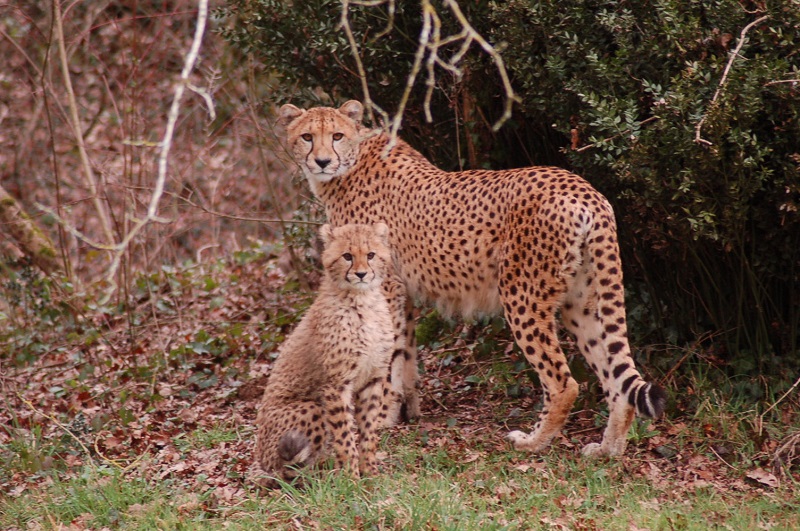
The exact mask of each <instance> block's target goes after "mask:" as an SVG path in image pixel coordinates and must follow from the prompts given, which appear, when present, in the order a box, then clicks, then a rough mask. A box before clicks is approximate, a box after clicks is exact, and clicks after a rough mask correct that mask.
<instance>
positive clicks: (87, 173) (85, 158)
mask: <svg viewBox="0 0 800 531" xmlns="http://www.w3.org/2000/svg"><path fill="white" fill-rule="evenodd" d="M52 2H53V21H54V24H55V31H56V41H57V44H58V55H59V59H60V61H61V72H62V74H63V77H64V87H65V88H66V90H67V98H68V100H69V116H70V122H71V123H70V125H71V126H72V131H73V134H74V135H75V142H76V143H77V145H78V154H79V156H80V159H81V165H82V166H83V172H84V178H85V180H86V185H87V186H88V188H89V194H90V195H91V197H92V202H93V203H94V207H95V210H96V211H97V216H98V217H99V218H100V224H101V225H102V227H103V232H104V233H105V238H106V242H107V245H112V244H113V243H114V233H113V231H112V230H111V221H110V220H109V217H108V212H107V211H106V207H105V205H104V204H103V202H102V201H101V200H100V196H99V195H98V193H97V180H96V179H95V175H94V171H93V170H92V164H91V162H89V155H88V154H87V153H86V146H85V144H84V142H83V131H82V128H81V121H80V118H79V116H78V103H77V101H76V99H75V91H74V90H73V88H72V79H71V78H70V75H69V60H68V58H67V48H66V44H65V42H64V27H63V21H62V19H61V7H60V5H59V2H58V0H52Z"/></svg>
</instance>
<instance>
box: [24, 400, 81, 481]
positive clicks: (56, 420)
mask: <svg viewBox="0 0 800 531" xmlns="http://www.w3.org/2000/svg"><path fill="white" fill-rule="evenodd" d="M17 398H19V399H20V400H22V402H23V403H24V404H25V405H26V406H28V407H29V408H30V409H31V411H33V412H34V413H36V414H38V415H41V416H43V417H45V418H47V419H49V420H50V421H52V422H53V423H54V424H55V425H56V426H58V427H59V428H61V429H62V430H64V432H65V433H66V434H67V435H69V436H70V437H72V438H73V439H75V441H76V442H77V443H78V444H79V445H80V446H81V448H83V451H84V452H86V457H88V458H89V462H90V463H91V464H92V466H96V464H95V462H94V459H93V458H92V453H91V451H89V448H87V447H86V445H85V444H83V441H81V440H80V438H78V436H77V435H75V434H74V433H72V430H70V429H69V428H67V427H66V426H64V425H63V424H61V423H60V422H59V421H58V419H56V418H55V417H54V416H52V415H48V414H47V413H45V412H44V411H40V410H38V409H36V406H34V405H33V403H31V401H30V400H28V399H27V398H25V397H24V396H22V394H20V393H17Z"/></svg>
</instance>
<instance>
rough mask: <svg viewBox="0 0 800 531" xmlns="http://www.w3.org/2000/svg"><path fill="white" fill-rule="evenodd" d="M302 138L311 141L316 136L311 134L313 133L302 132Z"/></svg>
mask: <svg viewBox="0 0 800 531" xmlns="http://www.w3.org/2000/svg"><path fill="white" fill-rule="evenodd" d="M300 138H302V139H303V140H305V141H306V142H311V141H312V140H313V139H314V137H313V136H312V135H311V133H305V134H302V135H300Z"/></svg>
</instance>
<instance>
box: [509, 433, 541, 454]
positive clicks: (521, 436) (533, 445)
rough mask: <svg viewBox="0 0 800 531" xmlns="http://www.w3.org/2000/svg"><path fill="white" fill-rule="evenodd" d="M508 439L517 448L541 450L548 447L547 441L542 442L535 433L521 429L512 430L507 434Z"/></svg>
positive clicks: (530, 450) (527, 450)
mask: <svg viewBox="0 0 800 531" xmlns="http://www.w3.org/2000/svg"><path fill="white" fill-rule="evenodd" d="M506 439H508V440H509V441H510V442H511V444H513V445H514V449H515V450H521V451H526V452H539V451H541V450H544V449H545V448H546V447H547V443H544V444H542V443H541V441H537V439H536V438H535V437H534V436H533V435H531V434H529V433H525V432H524V431H519V430H514V431H512V432H510V433H509V434H508V435H506Z"/></svg>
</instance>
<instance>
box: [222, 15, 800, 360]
mask: <svg viewBox="0 0 800 531" xmlns="http://www.w3.org/2000/svg"><path fill="white" fill-rule="evenodd" d="M435 4H436V6H437V7H439V9H440V12H441V13H442V14H443V15H444V12H445V11H446V10H445V9H444V8H443V7H440V5H439V4H438V3H435ZM340 7H341V5H340V2H337V1H335V0H327V1H326V0H310V1H306V2H285V1H282V0H260V1H254V0H229V2H228V7H227V8H226V9H223V12H225V13H227V14H228V15H233V14H235V15H236V17H231V18H230V22H231V24H230V26H229V27H228V29H227V30H225V33H226V36H227V37H228V38H229V39H230V40H231V41H232V42H234V43H235V44H237V45H238V46H239V47H240V48H241V49H242V50H243V51H245V52H248V53H253V54H254V55H255V57H257V58H258V59H259V60H261V61H263V64H264V66H265V68H266V69H268V70H270V71H271V72H273V73H275V74H277V75H278V76H279V77H280V79H281V81H282V84H281V85H282V87H283V91H282V93H281V95H280V96H276V101H280V100H281V99H282V98H283V99H285V98H286V97H287V95H290V96H291V98H292V100H293V101H295V102H298V103H300V104H308V103H318V101H314V100H315V99H316V98H318V96H319V94H320V92H319V90H320V89H321V90H322V91H324V93H325V94H326V95H327V96H328V97H330V98H332V99H333V100H334V103H337V104H338V103H341V102H342V101H343V100H345V99H349V98H359V97H360V96H361V87H360V81H359V79H358V78H357V76H356V75H355V74H354V72H355V67H354V62H353V60H352V56H351V51H350V49H349V46H348V45H347V41H346V38H345V36H344V34H343V33H342V32H341V31H339V29H338V23H339V17H340ZM462 8H464V10H465V13H466V14H467V16H468V17H469V19H470V20H471V22H472V23H473V25H474V26H475V27H476V29H478V30H479V31H480V32H481V33H482V34H483V35H485V36H486V37H487V38H490V40H492V41H493V42H494V43H495V44H496V45H501V44H502V46H499V47H500V48H502V50H503V57H504V59H505V61H506V62H507V65H508V67H509V69H510V71H511V73H512V77H513V84H514V86H515V90H516V91H517V92H518V94H519V95H520V96H521V99H522V102H523V103H522V105H521V106H520V107H519V108H518V109H517V111H516V112H515V116H514V119H513V120H512V121H511V122H510V123H508V124H507V125H506V126H505V127H504V128H503V129H501V130H500V131H499V132H498V133H496V134H494V133H492V132H491V131H490V129H489V125H490V124H491V123H492V122H493V120H494V119H496V118H497V116H499V114H500V112H501V109H502V100H503V94H502V90H501V87H500V81H499V78H498V76H497V75H496V71H495V69H494V66H493V65H491V64H490V62H489V61H488V59H487V58H486V57H485V56H483V55H481V54H480V53H479V52H478V51H477V50H473V52H472V53H471V54H470V55H469V56H468V62H467V63H466V64H465V65H464V69H465V72H466V73H467V75H466V76H465V77H464V78H462V79H460V80H456V79H454V78H451V77H449V75H448V74H446V73H444V72H440V73H439V77H438V80H437V91H436V93H435V98H434V101H433V106H432V110H433V115H434V119H435V121H436V123H434V124H426V123H425V122H424V120H423V119H422V108H421V100H422V97H423V94H424V85H423V81H421V80H418V89H417V90H416V92H415V93H414V98H416V99H414V100H413V101H412V102H411V103H410V107H409V113H408V114H407V116H406V120H405V128H404V131H403V133H402V134H403V136H404V137H405V138H406V139H407V140H409V141H410V142H411V143H412V144H414V145H416V146H417V147H419V148H420V149H421V151H423V153H424V154H426V155H427V156H429V157H430V158H432V159H433V160H434V161H435V162H437V163H438V164H440V165H441V166H442V167H445V168H450V169H452V168H457V167H459V166H460V165H461V164H463V163H464V162H465V161H466V163H467V164H473V165H476V164H477V165H487V166H492V167H496V168H501V167H511V166H519V165H523V164H529V163H537V164H538V163H555V164H562V165H567V166H570V167H572V168H573V169H574V170H576V171H577V172H579V173H581V174H583V175H584V176H585V177H586V178H587V179H589V180H590V181H591V182H592V183H593V184H594V185H595V186H597V187H598V188H599V189H600V190H601V191H603V192H604V193H605V194H606V195H608V196H609V198H610V199H611V200H612V202H613V203H614V204H615V208H616V211H617V217H618V221H619V225H620V231H621V235H622V246H623V252H624V254H625V258H626V268H627V271H626V273H627V275H628V276H627V279H628V281H627V285H628V288H629V292H630V295H631V303H630V305H631V307H632V308H633V309H634V311H632V314H634V315H635V316H636V319H634V320H633V323H634V329H633V333H634V335H636V334H643V333H651V332H652V333H655V334H656V335H649V336H647V338H646V340H647V341H671V342H680V341H686V340H689V339H691V338H693V337H695V336H696V335H698V334H701V333H703V332H708V331H713V332H714V333H715V337H717V338H719V339H723V340H724V341H719V342H718V344H719V345H721V346H724V347H726V350H727V354H728V355H729V357H731V358H732V359H734V360H736V364H735V365H734V368H737V367H739V368H741V369H742V370H744V369H747V368H753V369H758V370H761V371H764V370H766V369H767V368H768V366H774V368H775V369H776V370H780V368H781V367H784V368H786V367H796V366H797V365H798V363H800V355H798V329H800V219H799V218H798V213H797V208H798V203H800V116H798V114H799V113H800V103H799V101H800V82H797V81H794V82H792V81H791V80H797V79H798V77H800V51H799V50H800V49H799V48H798V46H797V44H796V43H797V42H800V35H798V33H800V9H798V8H797V4H796V2H792V1H791V0H777V1H774V2H770V3H769V4H768V6H767V7H764V4H763V3H749V2H745V3H741V2H734V1H730V0H716V1H713V2H700V1H689V2H686V1H677V0H661V1H656V0H644V1H641V2H618V1H598V0H595V1H589V0H583V1H581V0H565V1H561V2H540V1H533V0H508V1H505V2H485V1H477V2H462ZM352 11H353V13H352V26H353V29H354V31H355V33H356V38H357V39H358V41H359V42H361V43H364V44H363V45H362V50H361V56H362V58H363V61H364V64H365V67H366V69H367V72H368V77H369V84H370V85H369V86H370V91H371V94H372V95H373V98H374V99H375V100H376V101H377V102H378V103H379V104H380V105H381V106H383V107H384V108H387V109H389V110H391V109H393V108H394V106H395V105H396V103H397V101H399V98H400V94H401V92H402V89H403V85H404V83H405V79H404V76H405V75H406V74H407V73H408V72H409V70H410V65H411V61H412V58H413V53H414V51H415V48H416V37H417V35H418V34H419V28H420V12H419V4H417V3H404V2H400V3H398V9H397V13H396V15H395V20H394V26H393V28H392V31H390V32H388V33H387V34H386V35H384V36H381V37H380V38H377V39H376V38H375V36H376V35H378V34H379V33H380V32H381V30H383V29H384V28H385V27H386V24H387V19H388V17H387V12H386V10H385V6H384V7H371V8H366V7H360V8H359V7H353V8H352ZM763 15H768V17H769V18H767V19H765V20H764V21H761V22H760V23H758V24H755V25H753V26H752V27H751V28H750V29H749V31H748V32H747V34H746V37H745V39H746V41H745V42H744V45H743V47H742V49H741V50H740V52H739V56H738V57H737V58H736V59H735V61H734V62H733V64H732V65H731V67H730V69H729V72H728V74H727V78H726V80H725V83H724V85H722V86H721V80H722V77H723V72H724V71H725V68H726V65H728V63H729V58H730V57H731V54H732V53H733V50H734V49H735V47H736V46H737V44H738V43H739V40H740V33H741V32H742V30H743V28H745V27H746V26H747V25H748V24H750V23H751V22H753V21H755V20H757V19H758V18H760V17H761V16H763ZM443 28H444V29H443V33H445V34H452V33H453V32H454V31H455V29H454V28H455V26H454V23H453V21H452V20H450V19H448V17H446V16H443ZM717 91H719V94H718V96H717V99H716V102H715V103H713V104H712V99H713V98H714V95H715V93H716V92H717ZM701 120H703V123H702V128H701V130H700V132H699V137H700V138H701V139H702V140H704V141H707V142H698V141H697V140H696V136H698V133H697V127H698V123H699V122H700V121H701ZM709 143H710V144H709ZM570 144H571V148H569V147H568V146H570ZM468 148H471V149H474V150H475V151H477V152H478V153H479V154H480V155H479V156H477V157H474V156H467V155H466V154H465V153H466V152H467V151H469V149H468ZM576 148H577V149H576ZM745 362H746V363H745ZM746 366H747V367H746Z"/></svg>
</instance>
